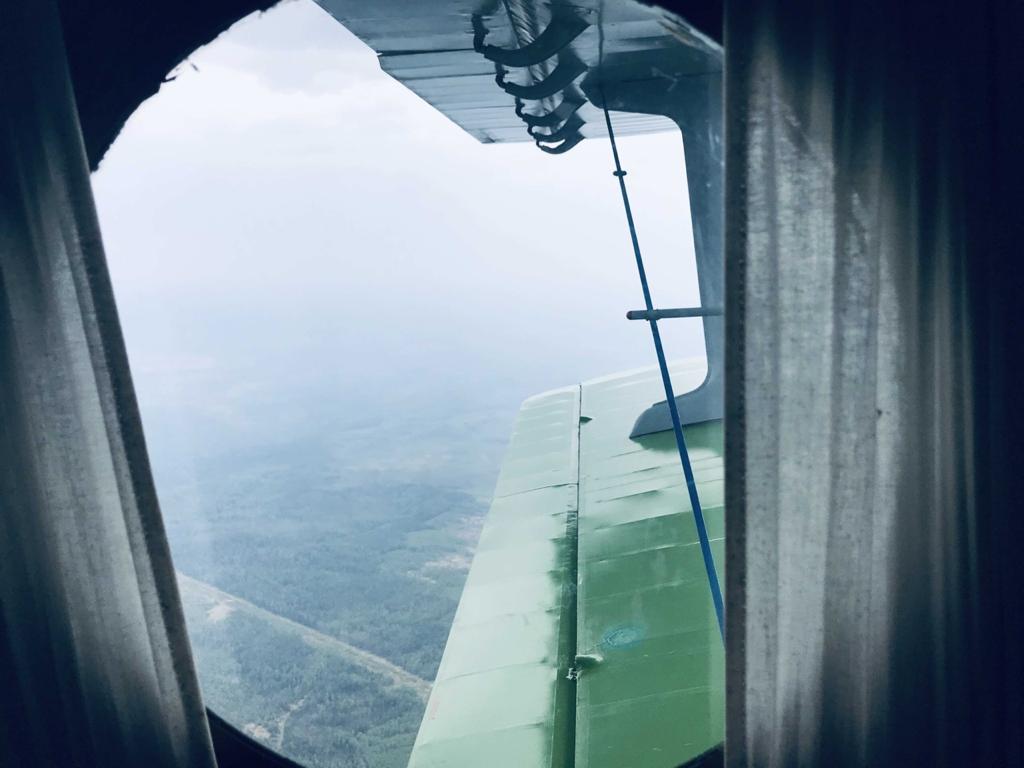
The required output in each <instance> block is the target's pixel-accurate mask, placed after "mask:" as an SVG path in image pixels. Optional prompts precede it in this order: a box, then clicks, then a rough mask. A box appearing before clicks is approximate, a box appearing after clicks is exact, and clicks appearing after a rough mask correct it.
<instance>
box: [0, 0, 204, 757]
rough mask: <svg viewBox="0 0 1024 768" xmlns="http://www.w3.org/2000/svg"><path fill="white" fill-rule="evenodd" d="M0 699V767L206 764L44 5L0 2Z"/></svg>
mask: <svg viewBox="0 0 1024 768" xmlns="http://www.w3.org/2000/svg"><path fill="white" fill-rule="evenodd" d="M0 702H2V710H0V713H2V717H0V765H4V766H47V765H53V766H147V767H148V768H155V767H157V766H189V767H190V768H203V767H204V766H213V765H214V759H213V755H212V749H211V746H210V736H209V731H208V727H207V723H206V719H205V714H204V712H203V708H202V703H201V699H200V694H199V688H198V684H197V682H196V677H195V671H194V668H193V664H192V658H191V651H190V649H189V644H188V640H187V637H186V634H185V624H184V619H183V616H182V612H181V606H180V602H179V598H178V593H177V587H176V584H175V579H174V570H173V567H172V564H171V559H170V554H169V552H168V548H167V541H166V538H165V536H164V530H163V525H162V522H161V518H160V511H159V508H158V505H157V500H156V494H155V492H154V488H153V481H152V478H151V475H150V468H149V464H148V460H147V457H146V447H145V444H144V442H143V439H142V430H141V425H140V421H139V414H138V409H137V406H136V403H135V399H134V394H133V391H132V382H131V378H130V375H129V372H128V364H127V360H126V358H125V350H124V344H123V342H122V338H121V332H120V329H119V326H118V319H117V314H116V311H115V308H114V300H113V295H112V293H111V286H110V281H109V278H108V274H107V268H106V264H105V261H104V256H103V248H102V245H101V242H100V236H99V230H98V225H97V221H96V214H95V211H94V207H93V199H92V192H91V189H90V185H89V174H88V170H87V167H86V160H85V156H84V151H83V146H82V140H81V134H80V131H79V127H78V118H77V114H76V111H75V105H74V100H73V97H72V93H71V87H70V84H69V81H68V74H67V66H66V62H65V57H64V48H63V43H62V41H61V36H60V25H59V20H58V17H57V13H56V10H55V8H54V5H53V3H52V0H30V1H28V2H21V1H16V2H5V3H2V4H0Z"/></svg>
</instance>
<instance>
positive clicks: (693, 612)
mask: <svg viewBox="0 0 1024 768" xmlns="http://www.w3.org/2000/svg"><path fill="white" fill-rule="evenodd" d="M672 374H673V381H674V382H675V383H676V385H677V390H678V391H681V392H686V391H687V390H691V389H694V388H695V387H696V386H697V385H699V384H700V380H701V378H702V371H701V369H700V368H698V367H697V366H694V365H676V366H674V367H673V369H672ZM659 391H661V382H660V380H659V378H658V374H657V372H656V371H644V372H640V373H634V374H626V375H621V376H613V377H609V378H606V379H602V380H599V381H594V382H589V383H587V384H584V385H583V387H582V404H581V413H582V415H583V417H584V423H583V424H582V425H581V428H580V429H581V431H580V494H579V497H580V512H579V598H578V599H579V605H578V615H577V622H578V641H577V645H578V653H580V654H583V655H586V656H592V657H594V658H595V659H597V663H596V664H594V665H593V666H590V667H586V668H584V670H583V671H582V673H581V675H580V677H579V680H578V682H577V692H576V693H577V705H576V714H577V717H576V723H577V725H576V765H577V766H587V767H588V768H627V767H630V768H673V767H674V766H677V765H679V764H680V763H682V762H683V761H684V760H687V759H689V758H691V757H693V756H695V755H697V754H700V753H701V752H703V751H704V750H706V749H708V748H709V747H711V746H713V745H714V744H717V743H718V742H720V741H721V740H722V738H723V735H724V732H725V725H724V716H725V697H724V680H725V669H724V654H723V648H722V640H721V637H720V635H719V632H718V624H717V620H716V618H715V612H714V606H713V605H712V602H711V597H710V593H709V591H708V583H707V576H706V574H705V571H704V564H703V560H702V559H701V553H700V546H699V544H698V543H697V531H696V527H695V525H694V522H693V514H692V509H691V507H690V502H689V498H688V495H687V493H686V486H685V484H684V482H683V476H682V472H681V470H680V468H679V455H678V453H677V452H676V445H675V438H674V437H673V435H672V433H671V432H662V433H658V434H654V435H648V436H646V437H643V438H640V439H638V440H630V439H629V432H630V429H631V428H632V426H633V422H634V420H635V419H636V416H637V413H638V412H639V411H640V410H642V409H643V408H644V407H645V406H646V404H647V403H649V402H650V401H651V399H654V398H655V397H656V395H657V394H658V392H659ZM588 417H589V420H587V418H588ZM684 431H685V434H686V442H687V446H688V448H689V453H690V459H691V462H692V465H693V471H694V477H695V479H696V481H697V487H698V492H699V494H700V499H701V503H702V506H703V508H704V515H705V519H706V521H707V524H708V531H709V534H710V536H711V539H712V547H713V549H714V551H715V561H716V564H717V565H718V568H719V574H720V575H723V574H722V564H723V563H724V557H723V551H722V543H723V541H722V536H723V533H724V507H723V465H722V429H721V422H705V423H703V424H696V425H692V426H689V427H686V428H685V430H684Z"/></svg>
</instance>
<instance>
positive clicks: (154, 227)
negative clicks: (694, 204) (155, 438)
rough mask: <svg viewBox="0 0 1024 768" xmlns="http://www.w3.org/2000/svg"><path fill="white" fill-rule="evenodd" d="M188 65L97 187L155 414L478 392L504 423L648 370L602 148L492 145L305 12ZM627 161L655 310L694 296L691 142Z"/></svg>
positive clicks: (328, 22) (357, 406) (254, 21)
mask: <svg viewBox="0 0 1024 768" xmlns="http://www.w3.org/2000/svg"><path fill="white" fill-rule="evenodd" d="M176 75H177V77H176V79H174V80H173V81H172V82H168V83H167V84H165V85H164V86H163V88H162V89H161V91H160V92H159V94H157V95H156V96H155V97H153V98H152V99H150V100H149V101H148V102H146V103H145V104H143V105H142V107H141V108H140V109H139V110H138V112H137V113H136V114H135V115H134V116H133V117H132V118H131V119H130V120H129V122H128V124H127V126H126V127H125V130H124V132H123V134H122V135H121V137H120V138H119V139H118V140H117V142H116V143H115V144H114V146H113V148H112V149H111V150H110V151H109V152H108V154H107V156H106V158H105V159H104V161H103V163H102V165H101V167H100V169H99V171H98V172H97V173H96V174H95V175H94V177H93V181H94V185H95V189H96V196H97V201H98V206H99V211H100V218H101V223H102V227H103V234H104V238H105V243H106V247H107V253H108V258H109V262H110V267H111V272H112V275H113V280H114V285H115V290H116V294H117V299H118V302H119V307H120V311H121V316H122V322H123V325H124V330H125V335H126V338H127V342H128V346H129V355H130V358H131V362H132V366H133V372H134V375H135V377H136V383H137V387H138V389H139V393H140V399H141V401H142V406H143V410H144V415H145V416H146V418H147V421H149V420H150V419H151V418H152V416H151V414H152V413H155V412H157V411H159V410H160V409H164V410H165V411H166V412H167V413H170V414H173V413H186V412H187V413H188V414H190V416H189V418H191V417H195V418H197V419H215V420H219V421H218V422H217V423H218V424H220V425H222V426H223V425H230V424H231V423H237V422H238V421H243V420H245V419H246V418H248V417H249V416H251V414H252V410H251V409H252V408H256V407H262V406H268V407H271V408H276V407H278V406H280V405H281V404H282V403H283V402H285V401H288V402H289V403H290V406H289V407H290V408H291V411H289V413H291V414H292V416H295V418H305V419H307V420H312V421H315V420H316V418H317V410H318V408H319V407H320V406H321V405H322V404H323V403H324V402H325V401H326V399H328V398H330V399H332V400H334V401H337V402H336V403H334V406H336V407H337V408H342V409H344V408H349V409H352V410H353V411H355V412H364V413H366V412H374V411H375V410H376V409H378V408H384V407H389V406H390V404H394V403H399V404H402V403H405V404H406V406H408V407H415V403H416V393H420V395H421V396H422V397H438V393H439V392H449V393H451V397H452V399H453V400H457V399H458V397H459V394H458V393H459V392H460V391H471V390H472V391H479V390H480V389H487V390H491V391H494V392H496V393H500V402H502V403H507V411H504V412H502V413H501V414H500V419H501V420H506V421H507V420H510V419H511V418H512V416H514V414H515V411H516V410H517V408H518V405H519V402H520V401H521V400H522V399H523V398H525V397H527V396H529V395H531V394H534V393H536V392H539V391H543V390H546V389H551V388H555V387H560V386H564V385H566V384H571V383H575V382H578V381H580V380H582V379H586V378H589V377H594V376H599V375H603V374H606V373H611V372H614V371H617V370H623V369H629V368H635V367H640V366H648V365H652V364H653V363H654V352H653V349H652V346H651V341H650V337H649V332H648V330H647V328H646V326H645V324H642V323H630V322H628V321H626V320H625V317H624V316H625V312H626V310H628V309H633V308H637V307H640V306H641V304H642V299H641V294H640V290H639V286H638V282H637V276H636V271H635V265H634V262H633V256H632V253H631V250H630V245H629V238H628V234H627V230H626V226H625V221H624V217H623V212H622V208H621V201H620V199H619V196H618V189H617V186H616V183H615V180H614V179H613V177H612V176H611V174H610V170H611V157H610V152H609V148H608V145H607V142H606V141H604V140H596V139H595V140H589V141H586V142H584V143H582V144H581V145H579V146H577V147H576V148H575V149H573V150H572V151H571V152H569V153H568V154H567V155H564V156H558V157H551V156H548V155H545V154H543V153H542V152H540V151H538V150H537V149H536V148H535V147H534V146H533V145H532V144H528V143H523V144H514V145H493V144H492V145H482V144H479V143H477V142H476V141H475V140H474V139H472V138H471V137H470V136H468V135H467V134H465V133H463V132H462V131H461V130H460V129H459V127H458V126H456V125H455V124H454V123H452V122H450V121H449V120H448V119H447V118H445V117H444V116H443V115H441V114H440V113H438V112H437V111H435V110H434V109H433V108H432V107H430V106H429V105H427V104H426V103H424V102H422V101H421V100H420V99H419V98H418V97H416V96H415V95H414V94H412V93H411V92H410V91H407V90H406V89H405V88H403V87H402V86H401V85H400V84H398V83H397V82H395V81H393V80H392V79H390V78H389V77H388V76H386V75H385V74H383V73H382V72H381V71H380V69H379V67H378V64H377V61H376V57H375V56H374V54H373V52H372V51H370V50H369V49H367V48H366V47H365V46H364V45H363V44H362V43H361V42H359V40H357V39H356V38H354V37H353V36H352V35H351V34H349V33H348V32H347V31H346V30H345V29H344V28H343V27H341V26H340V25H339V24H337V23H336V22H335V21H334V20H333V19H332V18H331V17H329V16H328V15H327V14H326V13H324V12H323V11H322V10H320V9H319V8H318V7H317V6H315V5H314V4H313V3H312V2H308V1H307V0H295V1H293V2H288V3H286V4H284V5H282V6H279V7H278V8H276V9H274V10H272V11H270V12H268V13H266V14H263V15H260V16H255V17H250V18H249V19H246V20H243V21H242V22H240V23H239V24H237V25H236V26H235V27H233V28H232V29H231V30H229V31H228V32H227V33H225V34H224V35H222V36H221V37H220V38H219V39H218V40H216V41H215V42H214V43H212V44H211V45H209V46H207V47H206V48H203V49H201V50H200V51H197V52H196V53H195V54H194V55H193V56H192V57H191V58H190V60H189V63H187V64H185V65H183V66H181V67H179V68H178V70H177V71H176ZM621 152H622V156H623V162H624V164H625V165H626V167H627V169H628V170H629V174H630V175H629V181H630V183H631V185H632V186H631V193H632V196H633V203H634V210H635V212H636V218H637V223H638V228H639V233H640V239H641V242H642V245H643V247H644V251H645V257H646V259H647V262H648V271H649V274H650V278H651V282H652V286H653V289H654V295H655V302H656V304H659V305H661V306H686V305H689V304H691V303H693V302H696V301H697V289H696V280H695V274H694V271H693V269H694V267H693V244H692V234H691V232H690V229H689V216H688V202H687V198H686V187H685V177H684V171H683V156H682V142H681V140H680V137H679V135H678V133H666V134H661V135H655V136H643V137H633V138H625V139H623V140H622V141H621ZM665 326H666V328H665V332H666V333H667V335H668V340H667V344H668V347H669V353H670V355H671V356H674V357H683V356H691V355H695V354H702V339H701V336H700V333H699V324H698V323H697V322H696V321H677V322H676V323H666V324H665ZM175 409H178V410H175ZM183 409H184V410H183ZM300 412H301V413H300ZM148 426H149V425H148V423H147V427H148Z"/></svg>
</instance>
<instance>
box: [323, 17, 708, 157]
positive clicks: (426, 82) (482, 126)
mask: <svg viewBox="0 0 1024 768" xmlns="http://www.w3.org/2000/svg"><path fill="white" fill-rule="evenodd" d="M317 2H318V3H319V4H320V5H321V6H323V8H324V9H326V10H327V11H328V12H329V13H330V14H331V15H333V16H334V17H335V18H336V19H338V21H340V22H341V23H342V24H344V25H345V26H346V27H348V29H350V30H351V31H352V32H354V33H355V34H356V35H358V36H359V37H360V38H361V39H362V40H363V41H364V42H365V43H366V44H367V45H369V46H370V47H371V48H373V49H374V50H375V51H377V53H378V54H379V57H380V63H381V68H382V69H383V70H384V71H385V72H387V73H388V74H390V75H391V76H392V77H394V78H395V79H396V80H398V81H399V82H401V83H402V84H403V85H405V86H406V87H407V88H409V89H410V90H412V91H413V92H415V93H416V94H418V95H419V96H420V97H421V98H423V99H424V100H425V101H427V102H429V103H430V104H432V105H433V106H434V107H436V108H437V109H438V110H439V111H441V112H443V113H444V114H445V115H447V116H448V117H449V118H451V119H452V120H453V121H454V122H456V123H457V124H458V125H459V126H461V127H462V128H463V129H464V130H466V131H467V132H468V133H470V134H471V135H473V136H475V137H476V138H477V139H479V140H480V141H483V142H499V141H500V142H507V141H532V138H531V137H530V135H529V134H528V133H527V131H526V126H525V125H524V123H523V122H522V120H520V118H519V117H518V116H517V115H516V114H515V99H514V98H513V97H512V96H511V95H509V94H507V93H506V92H505V91H503V90H502V89H501V88H500V87H499V86H498V85H497V84H496V83H495V66H494V64H493V63H492V62H490V61H488V60H487V59H486V58H484V56H483V55H482V54H480V53H478V52H477V51H476V50H474V48H473V24H472V17H473V14H474V13H478V12H479V13H482V11H481V5H487V4H481V3H480V2H477V1H476V0H373V1H372V2H371V1H370V0H317ZM490 5H491V8H490V9H489V11H488V12H486V13H484V15H483V16H482V18H483V20H484V23H485V25H486V27H487V29H488V35H487V38H486V40H487V43H488V44H491V45H499V46H502V47H505V48H516V47H519V46H521V45H523V44H525V43H528V42H529V41H530V40H531V39H533V38H535V37H536V35H537V34H538V33H539V31H540V30H541V29H543V27H544V26H545V25H546V24H547V21H548V20H549V19H550V18H551V15H552V13H551V8H552V6H553V3H552V2H550V0H508V2H507V3H492V4H490ZM571 5H572V7H573V8H574V9H575V12H577V13H579V14H581V15H582V16H583V17H584V18H587V19H588V20H589V21H590V22H591V26H590V28H589V29H588V30H587V31H585V32H584V33H583V34H582V35H580V36H579V37H578V38H576V39H575V40H574V41H573V42H572V43H571V44H570V45H569V46H568V47H567V48H566V49H565V51H566V54H567V55H570V56H573V57H575V58H578V59H579V60H580V61H582V62H583V63H584V64H586V65H587V67H588V68H590V69H591V70H594V69H595V68H596V67H598V66H599V60H600V58H601V50H602V37H603V55H604V57H605V58H606V59H610V60H614V62H615V68H614V73H611V72H609V73H608V75H607V76H608V77H609V78H613V79H615V80H623V79H628V80H629V81H630V82H631V83H636V84H637V85H638V86H642V83H643V82H644V81H650V80H658V79H662V80H666V81H673V80H678V78H680V77H685V76H687V75H692V74H695V73H702V72H706V71H708V69H717V68H720V67H721V52H720V50H719V49H718V48H717V47H716V46H715V45H713V44H712V43H710V42H709V41H707V40H704V39H703V38H700V37H699V36H697V35H695V34H691V31H690V30H689V29H688V28H687V27H686V26H685V24H684V25H680V23H679V20H678V19H676V18H675V17H669V15H668V14H667V12H666V11H664V10H662V9H656V8H653V7H650V6H647V5H642V4H640V3H637V2H633V0H605V2H601V0H577V2H574V3H572V4H571ZM506 6H507V7H508V10H509V12H507V11H506ZM514 20H515V21H516V24H513V21H514ZM630 62H633V63H632V64H631V63H630ZM550 68H551V66H550V63H548V62H545V63H544V64H541V65H538V66H535V67H531V68H529V69H526V68H523V69H514V68H513V69H511V70H510V75H509V80H510V81H515V82H519V83H522V84H528V83H530V82H535V81H536V80H538V79H540V78H542V77H543V76H544V75H545V74H547V73H548V71H549V70H550ZM578 86H579V82H578V81H577V83H576V85H575V86H573V87H574V88H578ZM557 100H558V99H557V98H556V99H553V100H549V101H545V102H544V103H543V104H542V105H541V104H540V102H538V103H537V104H538V105H540V106H539V107H538V108H539V109H540V111H542V112H543V111H546V110H548V109H551V108H552V107H553V106H554V104H555V102H557ZM531 111H532V108H531ZM579 115H580V117H581V118H583V119H584V122H585V125H584V127H583V129H582V131H581V132H582V134H583V135H584V136H587V137H591V136H604V135H605V127H604V122H603V118H602V115H601V113H600V111H599V110H598V109H597V108H595V107H594V106H592V105H590V104H585V105H584V106H583V107H582V108H581V110H580V112H579ZM672 127H673V124H672V123H671V121H669V120H667V119H666V118H663V117H660V116H657V115H645V114H635V113H630V114H626V115H623V116H622V117H621V118H617V122H616V132H617V133H620V134H622V135H626V134H630V133H649V132H653V131H663V130H667V129H671V128H672Z"/></svg>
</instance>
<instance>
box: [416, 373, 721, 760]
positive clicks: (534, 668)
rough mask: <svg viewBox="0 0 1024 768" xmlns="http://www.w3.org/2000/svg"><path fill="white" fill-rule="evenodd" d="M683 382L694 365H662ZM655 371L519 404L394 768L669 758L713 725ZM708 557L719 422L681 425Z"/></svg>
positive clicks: (689, 533)
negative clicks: (653, 409)
mask: <svg viewBox="0 0 1024 768" xmlns="http://www.w3.org/2000/svg"><path fill="white" fill-rule="evenodd" d="M673 374H674V377H675V378H676V380H677V381H679V383H680V384H681V385H685V384H689V385H690V386H691V387H692V386H696V384H698V383H699V382H700V380H701V378H702V377H703V365H702V362H692V363H682V364H677V365H675V366H674V367H673ZM660 386H661V382H660V379H659V377H658V373H657V372H656V371H654V370H651V371H640V372H633V373H625V374H620V375H616V376H609V377H607V378H603V379H599V380H596V381H591V382H586V383H584V384H582V385H580V386H577V387H570V388H567V389H562V390H556V391H554V392H549V393H546V394H543V395H539V396H537V397H534V398H531V399H529V400H527V401H526V402H525V403H524V404H523V407H522V410H521V411H520V414H519V419H518V422H517V425H516V429H515V432H514V434H513V437H512V441H511V444H510V446H509V449H508V454H507V456H506V458H505V463H504V465H503V467H502V471H501V475H500V478H499V480H498V485H497V488H496V491H495V498H494V502H493V505H492V507H491V510H490V513H489V515H488V518H487V521H486V523H485V526H484V528H483V532H482V534H481V537H480V544H479V548H478V551H477V554H476V557H475V559H474V561H473V565H472V567H471V569H470V572H469V577H468V579H467V581H466V587H465V591H464V592H463V596H462V600H461V602H460V604H459V608H458V611H457V613H456V616H455V621H454V624H453V626H452V630H451V634H450V636H449V639H448V644H447V647H446V649H445V653H444V657H443V659H442V662H441V666H440V669H439V670H438V675H437V681H436V683H435V685H434V689H433V691H432V693H431V696H430V700H429V702H428V704H427V710H426V714H425V716H424V719H423V723H422V725H421V727H420V732H419V736H418V738H417V740H416V746H415V748H414V750H413V754H412V758H411V761H410V763H409V765H410V768H440V767H441V766H476V765H486V766H488V768H547V766H552V768H554V767H555V766H565V765H573V764H575V765H576V766H587V768H622V766H631V767H633V768H673V767H674V766H677V765H680V764H682V763H684V762H686V761H687V760H690V759H692V758H694V757H696V756H698V755H700V754H702V753H703V752H705V751H706V750H708V749H709V748H711V747H713V746H714V745H716V744H718V743H720V742H721V741H722V739H723V737H724V706H725V691H724V679H725V675H724V654H723V649H722V641H721V637H720V636H719V631H718V625H717V620H716V617H715V612H714V607H713V605H712V602H711V597H710V593H709V590H708V583H707V578H706V575H705V573H704V566H703V561H702V559H701V554H700V549H699V546H698V544H697V532H696V528H695V526H694V522H693V517H692V510H691V508H690V503H689V500H688V496H687V492H686V488H685V485H684V483H683V478H682V475H681V473H680V472H679V463H678V461H679V459H678V455H677V454H676V449H675V443H674V442H673V437H672V435H671V433H660V434H656V435H649V436H647V437H643V438H639V439H630V438H629V431H630V427H631V425H632V423H633V419H634V418H635V416H636V413H637V411H638V409H642V408H643V406H644V405H645V404H646V403H647V402H649V401H650V399H651V398H652V397H655V396H656V395H657V394H658V392H659V391H660ZM686 438H687V442H688V444H689V446H690V455H691V460H692V462H693V467H694V472H695V476H696V479H697V483H698V486H699V490H700V494H701V498H702V502H703V505H704V514H705V518H706V520H707V523H708V527H709V529H710V531H711V534H712V545H713V547H714V548H715V550H716V559H717V560H718V561H719V562H723V561H724V560H723V551H722V536H723V530H724V528H723V526H724V512H723V464H722V428H721V422H719V421H709V422H704V423H702V424H698V425H692V426H689V427H687V429H686Z"/></svg>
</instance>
